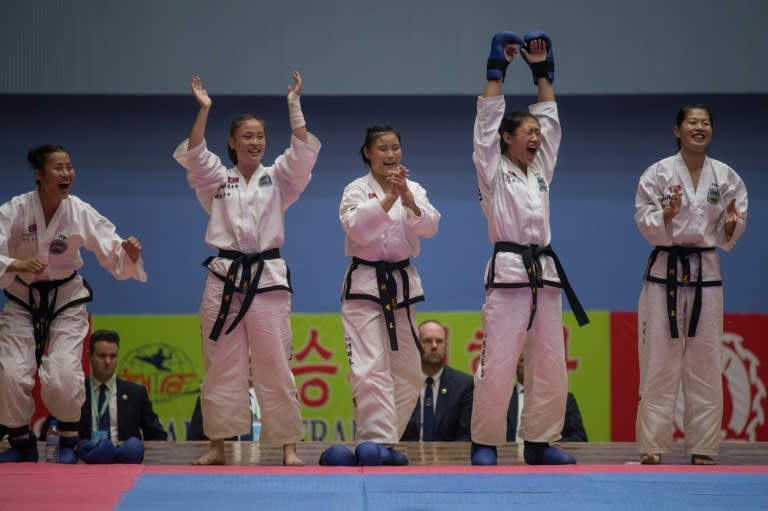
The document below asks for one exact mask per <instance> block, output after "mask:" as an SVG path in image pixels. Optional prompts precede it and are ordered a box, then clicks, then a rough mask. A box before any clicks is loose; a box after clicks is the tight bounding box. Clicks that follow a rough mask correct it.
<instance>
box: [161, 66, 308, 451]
mask: <svg viewBox="0 0 768 511" xmlns="http://www.w3.org/2000/svg"><path fill="white" fill-rule="evenodd" d="M292 76H293V86H290V87H288V97H287V100H288V115H289V118H290V124H291V135H292V137H291V141H290V146H289V147H288V148H287V149H286V150H285V152H284V153H283V154H282V155H280V156H279V157H278V158H277V159H276V160H275V162H274V164H273V165H271V166H268V167H265V166H264V165H262V158H263V156H264V149H265V147H266V142H267V128H266V124H265V123H264V121H263V120H262V119H261V118H259V117H256V116H253V115H250V114H246V115H241V116H239V117H237V118H235V119H234V120H233V121H232V123H231V125H230V129H229V138H228V146H227V152H228V154H229V158H230V160H232V163H233V164H234V167H232V168H227V167H226V166H225V165H224V164H222V163H221V160H220V159H219V157H218V156H216V155H215V154H213V153H212V152H210V151H209V150H208V147H207V145H206V143H205V129H206V125H207V122H208V114H209V112H210V109H211V105H212V104H213V101H212V100H211V98H210V97H209V96H208V92H207V91H206V90H205V89H204V88H203V83H202V80H201V79H200V77H197V76H196V77H194V78H193V79H192V94H193V96H194V97H195V100H196V101H197V104H198V112H197V118H196V119H195V122H194V124H193V125H192V131H191V132H190V134H189V138H187V139H186V140H184V141H183V142H181V144H179V146H178V147H177V148H176V151H175V152H174V157H175V158H176V160H177V161H178V162H179V164H181V165H182V166H183V167H184V168H185V169H186V170H187V181H188V182H189V184H190V186H191V187H192V188H194V189H195V194H196V196H197V199H198V201H199V202H200V204H201V206H202V207H203V209H204V210H205V211H206V213H208V214H209V215H210V220H209V222H208V230H207V232H206V236H205V241H206V243H207V244H208V245H209V246H210V247H211V248H214V249H216V250H218V254H217V255H216V256H212V257H210V258H208V259H207V260H206V261H205V265H206V267H207V268H208V269H209V270H210V272H209V274H208V279H207V280H206V283H205V290H204V292H203V293H204V294H203V302H202V305H201V306H200V327H201V330H202V333H203V339H202V344H203V357H204V358H205V368H206V373H205V378H204V380H203V384H202V386H201V388H200V404H201V407H202V415H203V425H204V430H205V431H204V433H205V435H206V436H207V437H208V438H210V439H211V443H210V446H209V449H208V452H207V453H206V454H205V455H203V456H200V457H199V458H198V459H196V460H195V461H194V462H193V463H194V464H196V465H221V464H224V463H225V462H226V459H225V457H224V439H225V438H229V437H233V436H239V435H244V434H246V433H248V432H250V431H251V414H250V412H249V411H248V409H247V408H243V406H242V403H244V402H248V386H249V381H248V377H249V374H251V373H252V374H253V375H256V376H255V377H256V379H257V381H255V382H254V383H255V385H254V388H255V389H256V393H257V400H258V402H259V403H261V404H262V405H263V407H264V409H267V410H270V413H269V414H265V416H264V418H263V421H262V427H263V429H262V432H261V438H260V440H261V441H263V442H264V443H268V444H281V445H282V446H283V464H285V465H303V464H304V461H303V460H302V459H301V458H299V456H298V455H297V453H296V442H299V441H301V440H303V438H304V432H303V430H302V422H301V416H300V414H299V404H298V402H297V400H296V382H295V381H294V379H293V375H292V374H291V366H290V359H291V342H292V335H291V324H290V321H289V315H290V310H291V294H290V293H291V292H292V288H291V281H290V273H289V272H288V266H287V264H286V262H285V261H284V260H283V259H282V258H281V257H280V248H281V247H282V245H283V241H284V238H285V228H284V225H285V218H284V215H285V211H286V210H287V209H288V207H289V206H291V205H292V204H293V203H295V202H296V201H297V200H298V198H299V195H300V194H301V193H302V192H303V191H304V188H306V186H307V185H308V184H309V181H310V179H311V176H312V169H313V168H314V166H315V161H316V160H317V155H318V152H319V151H320V141H319V140H317V138H315V136H314V135H312V134H311V133H309V131H307V126H306V122H305V121H304V115H303V113H302V111H301V105H300V103H299V96H300V94H301V85H302V80H301V75H300V74H299V73H298V72H297V71H294V72H293V75H292ZM251 275H254V277H253V278H251ZM230 312H231V314H230ZM225 327H226V328H225ZM251 354H253V356H251ZM249 360H250V366H251V367H250V368H249V367H248V366H249Z"/></svg>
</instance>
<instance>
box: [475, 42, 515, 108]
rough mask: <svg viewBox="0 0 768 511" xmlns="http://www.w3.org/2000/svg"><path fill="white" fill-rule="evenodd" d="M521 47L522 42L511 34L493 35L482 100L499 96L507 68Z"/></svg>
mask: <svg viewBox="0 0 768 511" xmlns="http://www.w3.org/2000/svg"><path fill="white" fill-rule="evenodd" d="M522 45H523V40H522V39H520V37H519V36H518V35H517V34H515V33H513V32H497V33H496V34H494V35H493V39H491V51H490V53H489V54H488V64H487V66H486V70H487V71H486V78H487V80H488V82H487V83H486V84H485V90H483V97H484V98H491V97H494V96H501V84H502V82H503V81H504V78H505V77H506V75H507V66H509V64H510V63H511V62H512V59H514V58H515V55H517V54H518V53H519V52H520V47H521V46H522Z"/></svg>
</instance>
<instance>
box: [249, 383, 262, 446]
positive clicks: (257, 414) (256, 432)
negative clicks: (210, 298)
mask: <svg viewBox="0 0 768 511" xmlns="http://www.w3.org/2000/svg"><path fill="white" fill-rule="evenodd" d="M249 398H250V399H249V401H250V405H251V433H252V434H253V441H254V442H258V441H259V437H260V436H261V410H260V409H259V402H258V401H256V393H255V392H254V390H253V387H251V389H250V396H249Z"/></svg>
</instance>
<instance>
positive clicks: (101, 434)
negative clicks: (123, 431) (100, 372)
mask: <svg viewBox="0 0 768 511" xmlns="http://www.w3.org/2000/svg"><path fill="white" fill-rule="evenodd" d="M99 387H100V386H95V385H91V407H92V408H93V414H94V415H95V416H96V422H95V423H94V425H95V426H96V427H95V428H93V432H92V434H91V438H92V439H93V440H101V439H102V438H109V431H104V430H101V429H98V428H99V425H100V424H101V418H102V417H104V414H105V413H106V412H107V410H109V402H110V401H111V400H112V387H110V386H109V385H107V386H106V387H107V390H106V391H105V392H104V402H103V403H102V404H101V407H99V406H98V404H97V403H98V402H99V401H98V399H99Z"/></svg>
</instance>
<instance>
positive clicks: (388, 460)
mask: <svg viewBox="0 0 768 511" xmlns="http://www.w3.org/2000/svg"><path fill="white" fill-rule="evenodd" d="M379 453H380V454H381V464H382V465H394V466H397V467H400V466H403V465H407V464H408V456H406V455H405V454H403V453H401V452H398V451H396V450H394V449H393V448H391V447H387V446H385V445H379Z"/></svg>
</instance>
